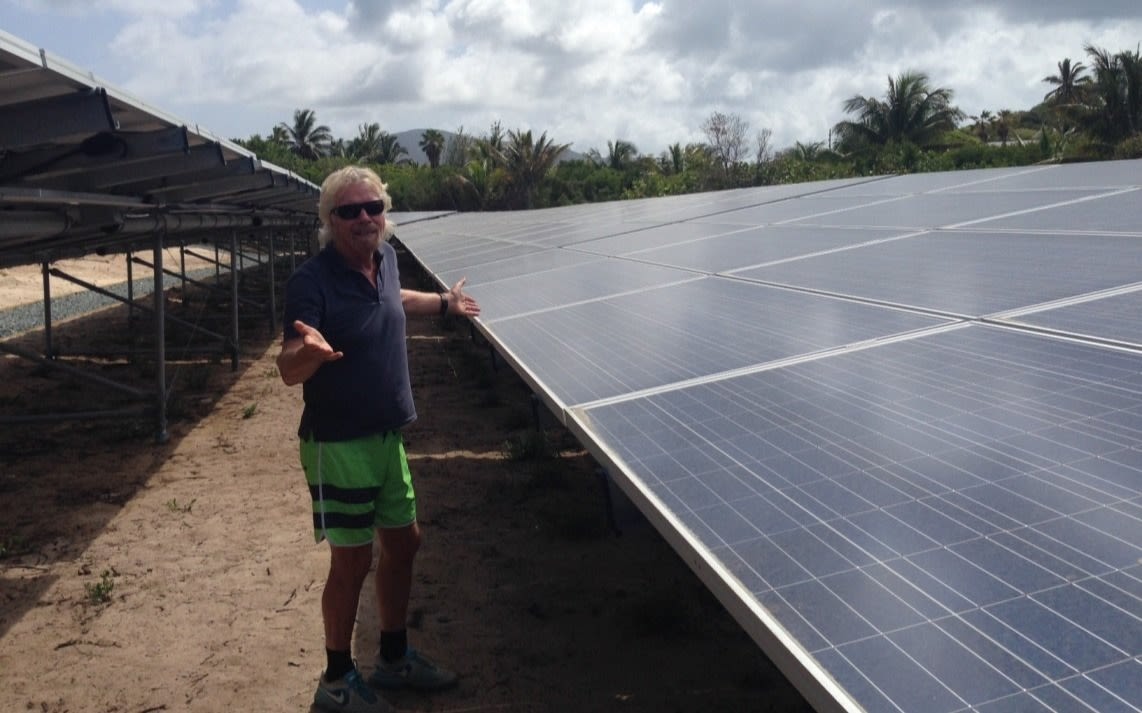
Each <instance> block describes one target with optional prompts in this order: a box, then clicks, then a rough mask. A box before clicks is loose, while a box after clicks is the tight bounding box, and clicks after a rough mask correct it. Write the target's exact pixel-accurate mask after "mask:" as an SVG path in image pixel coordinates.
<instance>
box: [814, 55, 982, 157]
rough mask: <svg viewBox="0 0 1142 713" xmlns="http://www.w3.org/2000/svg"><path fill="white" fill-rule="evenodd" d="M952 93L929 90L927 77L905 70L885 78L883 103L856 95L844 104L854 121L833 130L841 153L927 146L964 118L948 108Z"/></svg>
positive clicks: (949, 90) (843, 122)
mask: <svg viewBox="0 0 1142 713" xmlns="http://www.w3.org/2000/svg"><path fill="white" fill-rule="evenodd" d="M952 94H953V92H952V90H951V89H945V88H942V87H939V88H935V89H933V88H931V87H930V86H929V85H928V75H926V74H924V73H923V72H917V71H915V70H908V71H905V72H903V73H902V74H900V76H898V77H896V78H895V79H893V78H892V77H889V78H888V93H887V94H886V95H885V98H884V100H883V101H881V100H879V99H876V98H875V97H862V96H860V95H859V94H858V95H856V96H853V97H851V98H850V99H848V100H847V101H846V102H845V112H846V113H849V114H855V115H856V120H853V121H849V120H846V121H841V122H840V123H838V124H837V125H836V126H835V127H834V131H835V132H836V134H837V138H838V143H839V145H840V146H841V147H842V149H843V150H846V151H852V150H856V149H859V148H862V147H866V146H883V145H885V144H887V143H889V142H908V143H912V144H915V145H916V146H919V147H926V146H930V145H932V144H933V143H935V142H936V141H937V140H938V139H939V137H940V136H941V135H942V134H943V133H944V132H946V131H951V130H952V129H955V128H956V123H957V122H958V121H959V120H960V119H962V118H963V116H964V114H963V112H961V111H960V110H959V109H957V108H956V107H954V106H952Z"/></svg>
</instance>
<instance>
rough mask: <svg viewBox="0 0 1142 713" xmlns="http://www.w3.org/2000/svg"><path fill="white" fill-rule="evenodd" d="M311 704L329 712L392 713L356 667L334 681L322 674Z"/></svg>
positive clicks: (390, 708) (389, 707) (390, 707)
mask: <svg viewBox="0 0 1142 713" xmlns="http://www.w3.org/2000/svg"><path fill="white" fill-rule="evenodd" d="M313 705H315V706H317V707H318V708H319V709H321V710H323V711H329V713H342V712H344V713H394V711H393V707H392V706H390V705H389V704H388V702H387V701H385V699H383V698H381V697H380V696H378V695H377V694H376V693H374V692H373V689H371V688H369V687H368V686H367V685H365V681H364V679H362V678H361V674H360V673H358V672H357V669H353V670H352V671H350V672H349V673H347V674H345V675H344V676H343V677H342V678H339V679H337V680H336V681H326V680H325V674H322V675H321V677H320V678H319V679H318V681H317V692H316V693H314V694H313Z"/></svg>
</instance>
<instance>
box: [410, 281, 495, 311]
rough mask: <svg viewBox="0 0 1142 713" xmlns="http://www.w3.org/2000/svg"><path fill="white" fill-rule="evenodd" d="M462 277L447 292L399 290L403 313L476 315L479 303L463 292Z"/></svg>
mask: <svg viewBox="0 0 1142 713" xmlns="http://www.w3.org/2000/svg"><path fill="white" fill-rule="evenodd" d="M467 280H468V278H466V277H465V278H463V279H461V280H460V281H459V282H457V283H456V284H455V285H452V289H450V290H448V291H447V292H420V291H419V290H406V289H402V290H401V291H400V301H401V305H402V306H403V307H404V313H405V314H407V315H409V316H421V317H432V316H435V315H440V316H444V315H446V314H454V315H457V316H460V317H478V316H479V315H480V305H479V303H477V302H476V300H475V299H473V298H472V297H471V296H469V295H467V294H465V292H464V283H465V282H467Z"/></svg>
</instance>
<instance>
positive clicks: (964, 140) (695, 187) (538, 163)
mask: <svg viewBox="0 0 1142 713" xmlns="http://www.w3.org/2000/svg"><path fill="white" fill-rule="evenodd" d="M1083 51H1084V52H1085V54H1086V58H1085V61H1075V60H1072V59H1071V58H1069V57H1065V58H1063V59H1061V60H1059V62H1058V63H1057V64H1056V67H1055V71H1054V72H1053V73H1051V74H1048V75H1046V76H1045V77H1044V78H1043V83H1044V84H1045V85H1047V91H1046V92H1045V94H1044V96H1043V101H1042V102H1041V103H1039V104H1037V105H1036V106H1034V107H1031V108H1029V109H1025V110H1013V109H1010V108H1000V109H995V110H994V111H993V110H989V109H985V110H982V111H980V112H979V114H977V115H974V116H967V115H965V114H964V112H963V111H961V110H960V109H959V108H958V107H957V106H955V104H954V103H953V99H954V96H955V94H954V92H953V90H952V89H950V88H946V87H940V86H936V85H935V84H933V82H932V80H931V79H930V78H929V76H928V75H927V74H926V73H924V72H922V71H919V70H915V69H912V70H908V71H905V72H902V73H901V74H899V75H897V76H895V77H889V78H888V86H887V91H886V92H885V94H884V96H882V97H875V96H869V97H866V96H860V95H857V96H853V97H851V98H849V99H848V100H847V101H845V102H844V104H843V106H842V107H841V109H842V110H843V112H844V114H845V118H844V119H842V120H841V121H839V122H837V123H836V124H835V125H834V127H833V129H832V131H831V132H830V134H829V136H828V137H826V138H823V139H822V140H820V141H799V142H797V143H795V144H794V145H793V146H792V147H788V148H785V149H782V150H779V151H774V150H773V147H772V146H771V145H770V139H771V137H772V131H770V130H769V129H768V128H762V129H760V130H758V131H756V133H755V134H753V137H754V145H753V146H751V145H750V136H751V134H750V126H749V123H748V122H747V121H745V120H744V119H742V118H741V117H740V116H737V115H734V114H727V113H723V112H720V111H714V112H713V113H711V114H710V116H709V117H708V118H707V119H706V120H705V121H704V122H703V123H702V125H701V126H700V127H698V128H699V129H700V130H701V132H702V134H703V136H704V138H705V141H704V142H702V143H693V144H686V145H683V144H681V143H675V144H671V145H670V146H667V147H666V148H665V149H664V150H662V151H661V152H660V153H658V154H657V155H655V154H642V153H640V152H639V150H638V148H637V147H636V146H635V145H634V144H633V143H631V142H630V141H627V140H625V139H622V138H616V139H615V140H614V141H607V150H606V153H605V154H604V153H602V152H600V151H599V150H598V149H590V150H588V151H586V152H585V153H584V154H582V155H574V156H573V155H571V154H569V149H570V145H569V144H560V143H557V142H556V141H554V140H552V139H549V138H548V136H547V133H546V132H541V133H539V135H538V137H537V136H535V135H534V134H533V132H532V131H531V130H530V129H528V130H524V129H515V130H511V129H509V130H504V128H503V127H502V126H501V125H500V123H499V122H496V123H494V124H492V126H491V127H490V129H489V130H488V132H487V133H486V134H483V135H476V134H469V133H465V131H464V129H463V128H462V127H461V128H460V129H458V130H457V131H456V132H455V133H454V134H452V135H450V136H447V137H446V136H445V133H444V132H442V131H440V130H439V129H427V130H425V131H424V132H423V133H422V134H421V136H420V139H419V141H418V143H417V146H418V147H419V148H420V149H421V150H422V151H423V152H424V154H425V156H426V157H427V164H426V165H418V164H416V163H414V162H413V161H412V160H411V159H410V157H409V153H408V149H407V148H406V147H404V146H401V145H400V142H399V141H398V140H397V138H396V136H395V135H393V134H391V133H389V132H387V131H384V130H383V129H382V128H381V125H380V124H379V123H375V122H373V123H365V124H361V125H360V126H358V130H357V136H355V137H353V138H351V139H349V140H348V141H346V140H343V139H336V138H334V137H333V135H332V133H331V132H330V130H329V127H327V126H325V125H322V124H319V123H317V117H316V116H315V114H314V112H313V110H311V109H298V110H297V111H295V112H294V116H293V120H292V122H283V123H281V124H278V125H277V126H276V127H274V128H273V130H272V132H271V133H270V135H269V137H268V138H263V137H261V136H260V135H257V134H255V135H253V136H251V137H249V138H248V139H246V140H239V141H238V143H240V144H242V145H243V146H245V147H246V148H248V149H250V150H251V151H253V152H254V153H256V154H257V155H258V156H259V157H260V158H262V159H264V160H266V161H269V162H271V163H275V164H277V165H280V166H282V167H284V168H287V169H289V170H292V171H294V172H295V173H297V174H299V175H301V176H303V177H305V178H307V179H309V180H311V181H313V182H314V183H320V182H321V181H322V180H323V179H324V177H325V176H326V175H327V174H328V173H329V172H330V171H333V170H335V169H337V168H340V167H341V166H344V165H347V164H350V163H362V164H367V165H371V166H373V167H374V168H377V169H378V171H379V172H380V173H381V175H382V176H384V177H385V180H386V181H388V183H389V190H390V192H391V194H392V196H393V204H394V208H395V209H396V210H399V211H410V210H465V211H482V210H517V209H527V208H541V207H548V206H558V205H569V204H574V203H586V202H596V201H607V200H620V199H626V198H643V197H653V196H665V195H674V194H680V193H693V192H698V191H707V190H715V189H722V188H736V187H745V186H760V185H770V184H776V183H795V182H802V181H816V180H823V179H830V178H847V177H855V176H867V175H881V174H890V173H912V172H920V171H948V170H956V169H966V168H988V167H997V166H1020V165H1029V164H1035V163H1041V162H1058V161H1087V160H1104V159H1112V158H1140V157H1142V55H1140V54H1139V50H1138V49H1137V48H1136V49H1134V50H1124V51H1120V52H1111V51H1109V50H1106V49H1103V48H1099V47H1094V46H1091V45H1087V46H1085V47H1084V48H1083ZM751 152H752V154H753V155H752V156H750V155H749V154H750V153H751ZM251 415H252V414H251Z"/></svg>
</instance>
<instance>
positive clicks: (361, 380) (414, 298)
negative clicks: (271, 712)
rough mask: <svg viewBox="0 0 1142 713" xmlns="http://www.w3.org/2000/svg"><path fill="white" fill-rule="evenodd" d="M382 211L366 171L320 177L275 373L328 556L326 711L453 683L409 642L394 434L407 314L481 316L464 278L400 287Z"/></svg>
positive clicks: (403, 514)
mask: <svg viewBox="0 0 1142 713" xmlns="http://www.w3.org/2000/svg"><path fill="white" fill-rule="evenodd" d="M391 207H392V199H391V198H390V197H389V194H388V191H387V190H386V186H385V184H384V183H383V182H382V181H381V179H380V177H379V176H378V175H377V174H376V173H375V172H373V171H372V170H370V169H367V168H361V167H357V166H349V167H346V168H343V169H341V170H338V171H336V172H334V173H332V174H330V175H329V176H328V177H327V178H326V179H325V182H324V183H323V184H322V186H321V198H320V201H319V203H318V208H319V213H320V217H321V230H320V233H319V237H320V239H321V242H322V244H323V248H322V249H321V251H320V252H319V253H318V254H317V255H316V256H314V257H313V258H312V259H310V260H308V261H306V262H305V263H304V264H303V265H301V266H300V267H299V268H298V269H297V271H296V272H295V273H294V274H293V275H291V276H290V279H289V282H288V283H287V286H286V298H285V318H284V325H285V327H284V335H283V341H282V348H281V352H280V353H279V354H278V358H277V365H278V371H279V372H280V373H281V377H282V381H284V382H285V383H286V384H287V385H290V386H293V385H295V384H302V392H303V399H304V404H305V405H304V408H303V410H302V414H301V425H300V427H299V429H298V436H299V438H300V439H301V445H300V451H301V465H302V469H303V470H304V471H305V478H306V482H307V483H308V485H309V491H310V495H311V497H312V499H313V530H314V537H315V539H316V541H317V542H321V541H322V540H325V541H328V543H329V552H330V567H329V575H328V578H327V580H326V583H325V590H324V592H323V594H322V598H321V613H322V620H323V622H324V625H325V648H326V654H327V666H326V669H325V672H324V673H323V674H322V676H321V679H320V680H319V682H318V686H317V691H316V692H315V693H314V705H316V706H317V707H318V708H320V709H322V710H327V711H351V712H352V713H358V712H360V713H377V712H380V711H388V710H390V707H389V705H388V704H387V703H386V702H385V701H384V699H382V698H381V697H379V696H377V695H376V693H375V692H374V691H373V690H372V689H374V688H379V689H384V688H399V687H405V686H407V687H411V688H417V689H422V690H433V689H439V688H444V687H447V686H451V685H452V684H454V683H455V682H456V674H454V673H452V672H451V671H447V670H445V669H444V668H441V667H439V666H437V665H436V664H434V663H433V662H432V661H431V660H429V659H428V658H427V657H426V656H424V655H422V654H421V653H419V652H417V651H416V650H415V649H413V648H412V647H410V646H409V645H408V637H407V628H406V619H407V615H408V602H409V594H410V590H411V587H412V570H413V559H414V558H415V555H416V552H417V549H418V548H419V546H420V528H419V527H418V525H417V521H416V496H415V493H414V490H413V486H412V476H411V473H410V472H409V467H408V460H407V458H406V456H405V451H404V443H403V441H402V439H401V430H400V429H401V428H402V427H404V426H406V425H407V424H409V423H411V422H412V421H413V420H414V419H415V418H416V410H415V408H414V405H413V398H412V388H411V383H410V379H409V372H408V354H407V351H406V348H405V318H406V316H415V315H423V316H431V315H437V314H439V315H444V314H454V315H461V316H465V317H475V316H477V315H479V313H480V307H479V305H478V304H477V303H476V301H475V300H473V299H472V298H471V297H469V296H468V295H466V294H464V292H463V291H462V288H463V286H464V280H460V281H459V282H457V283H456V284H455V285H454V286H453V287H452V289H451V290H449V291H448V292H445V293H435V292H419V291H415V290H406V289H401V287H400V275H399V274H398V272H397V259H396V253H395V251H394V250H393V248H392V246H391V245H389V244H388V242H386V240H385V237H386V236H387V235H388V233H389V228H388V226H387V225H386V222H385V212H386V211H388V210H389V209H390V208H391ZM374 540H377V541H378V542H379V545H380V556H379V560H378V564H377V571H376V577H375V582H376V587H377V604H378V609H379V611H378V613H379V617H380V622H381V632H380V651H379V652H378V655H377V663H376V668H375V669H374V671H373V673H372V675H370V676H369V678H368V681H367V682H366V681H365V680H364V679H363V678H362V676H361V674H360V672H359V671H358V670H357V667H356V664H355V662H354V660H353V656H352V651H351V644H352V639H353V626H354V622H355V619H356V615H357V604H358V601H359V599H360V595H361V589H362V587H363V585H364V583H365V580H366V579H367V578H368V573H369V568H370V567H371V566H372V559H373V541H374Z"/></svg>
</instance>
